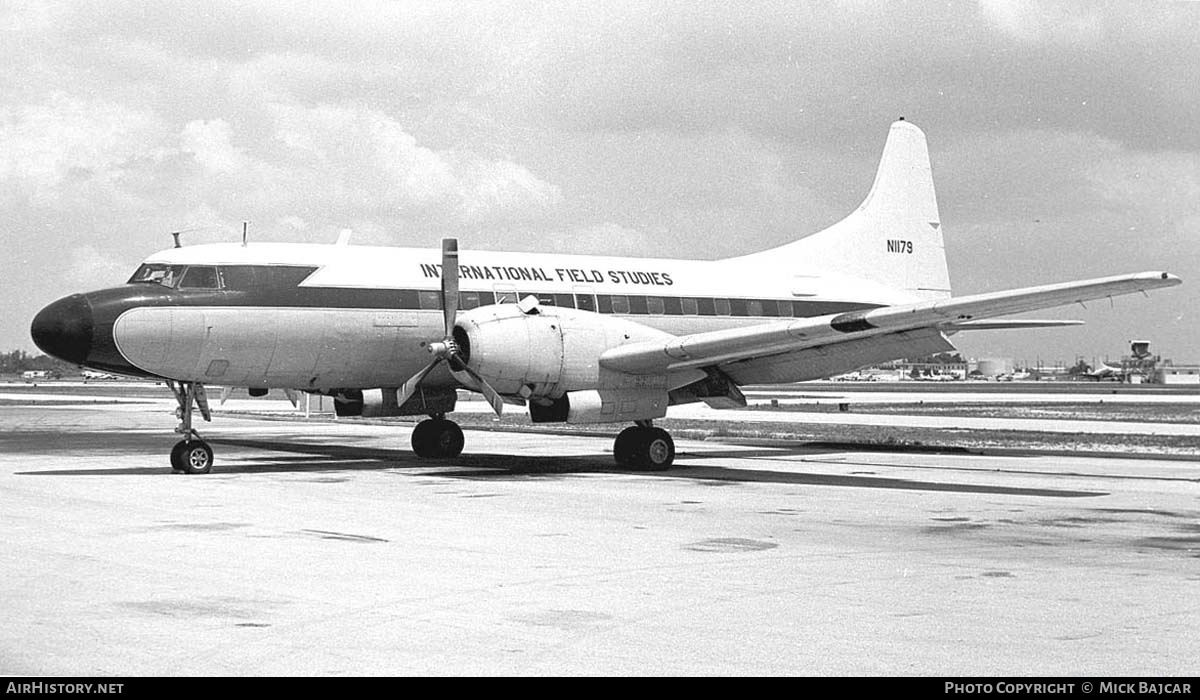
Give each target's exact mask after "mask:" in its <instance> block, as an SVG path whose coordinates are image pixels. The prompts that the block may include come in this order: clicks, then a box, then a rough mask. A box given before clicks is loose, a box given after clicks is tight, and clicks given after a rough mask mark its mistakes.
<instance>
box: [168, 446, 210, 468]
mask: <svg viewBox="0 0 1200 700" xmlns="http://www.w3.org/2000/svg"><path fill="white" fill-rule="evenodd" d="M176 450H178V451H179V458H178V461H179V469H180V471H182V472H183V473H184V474H208V473H209V472H211V471H212V465H213V451H212V448H211V447H209V446H208V443H207V442H205V441H203V440H191V441H184V442H181V443H179V444H178V445H176V446H175V449H174V450H171V457H172V462H174V458H175V452H176ZM172 466H174V464H172Z"/></svg>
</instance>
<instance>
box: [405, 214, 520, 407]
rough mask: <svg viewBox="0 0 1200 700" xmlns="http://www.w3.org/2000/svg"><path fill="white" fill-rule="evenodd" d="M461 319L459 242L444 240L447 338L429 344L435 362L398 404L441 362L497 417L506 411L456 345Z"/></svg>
mask: <svg viewBox="0 0 1200 700" xmlns="http://www.w3.org/2000/svg"><path fill="white" fill-rule="evenodd" d="M457 318H458V239H457V238H443V239H442V321H443V324H444V330H445V334H444V335H443V337H442V339H441V341H437V342H432V343H429V346H428V347H429V353H430V354H431V355H433V360H431V361H430V363H429V364H427V365H425V366H424V367H422V368H421V371H420V372H417V373H416V374H414V375H413V376H412V378H410V379H409V380H408V381H406V382H404V385H403V386H401V387H400V390H399V391H397V392H396V401H397V403H399V404H401V405H403V404H404V402H405V401H408V400H409V399H410V398H412V395H413V394H414V393H416V391H417V387H418V386H420V384H421V381H422V380H423V379H425V377H426V375H428V374H429V373H430V372H432V371H433V368H434V367H437V365H438V363H439V362H448V363H450V369H451V370H452V371H455V372H459V371H461V372H465V373H466V374H467V375H469V376H470V377H471V379H473V380H474V381H475V383H476V384H477V385H479V391H481V392H482V393H483V396H484V398H486V399H487V401H488V403H489V404H491V406H492V410H493V411H495V412H496V415H500V413H501V412H502V411H503V410H504V399H502V398H500V394H498V393H497V392H496V390H495V389H493V388H492V386H491V385H490V384H488V383H487V382H486V381H484V379H483V377H481V376H479V374H478V373H477V372H476V371H475V370H473V369H471V368H470V367H468V366H467V363H466V361H465V360H464V359H463V356H462V353H461V351H460V349H459V347H458V343H456V342H455V341H454V322H455V321H456V320H457Z"/></svg>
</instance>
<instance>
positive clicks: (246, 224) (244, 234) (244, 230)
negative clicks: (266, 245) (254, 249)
mask: <svg viewBox="0 0 1200 700" xmlns="http://www.w3.org/2000/svg"><path fill="white" fill-rule="evenodd" d="M249 225H250V222H249V221H243V222H242V247H243V248H245V247H246V227H248V226H249Z"/></svg>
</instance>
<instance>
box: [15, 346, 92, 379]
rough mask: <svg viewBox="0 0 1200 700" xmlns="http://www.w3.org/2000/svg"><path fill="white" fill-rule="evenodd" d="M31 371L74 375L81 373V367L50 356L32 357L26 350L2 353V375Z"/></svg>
mask: <svg viewBox="0 0 1200 700" xmlns="http://www.w3.org/2000/svg"><path fill="white" fill-rule="evenodd" d="M30 370H35V371H36V370H47V371H51V372H59V373H60V374H73V373H76V372H78V371H79V367H78V366H77V365H73V364H71V363H70V362H64V361H62V360H60V359H58V358H55V357H50V356H49V355H36V356H35V355H30V354H29V353H27V352H25V351H24V350H13V351H12V352H0V374H20V373H22V372H28V371H30Z"/></svg>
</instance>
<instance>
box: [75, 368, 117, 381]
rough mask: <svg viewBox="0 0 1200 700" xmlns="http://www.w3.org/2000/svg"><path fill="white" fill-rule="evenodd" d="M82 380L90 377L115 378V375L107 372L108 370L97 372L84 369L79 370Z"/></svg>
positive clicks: (87, 379)
mask: <svg viewBox="0 0 1200 700" xmlns="http://www.w3.org/2000/svg"><path fill="white" fill-rule="evenodd" d="M80 374H81V375H82V376H83V380H84V381H89V380H92V379H117V378H118V377H117V375H115V374H109V373H108V372H97V371H95V370H90V369H85V370H83V371H81V372H80Z"/></svg>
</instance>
